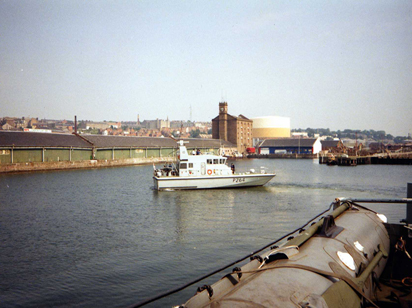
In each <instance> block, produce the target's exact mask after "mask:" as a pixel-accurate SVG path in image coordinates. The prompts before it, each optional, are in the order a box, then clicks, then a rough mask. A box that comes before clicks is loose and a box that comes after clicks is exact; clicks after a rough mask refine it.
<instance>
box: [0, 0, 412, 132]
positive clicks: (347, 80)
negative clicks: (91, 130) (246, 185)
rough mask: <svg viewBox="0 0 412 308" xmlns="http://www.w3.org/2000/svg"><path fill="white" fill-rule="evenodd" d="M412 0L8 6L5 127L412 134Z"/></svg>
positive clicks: (2, 75)
mask: <svg viewBox="0 0 412 308" xmlns="http://www.w3.org/2000/svg"><path fill="white" fill-rule="evenodd" d="M411 16H412V3H411V2H408V1H377V2H376V1H375V2H373V3H372V2H366V3H359V2H358V1H345V2H333V3H328V4H327V5H326V4H325V3H324V2H323V1H309V2H305V3H301V2H290V1H276V2H269V1H260V2H254V1H253V2H252V1H242V2H235V1H229V2H224V3H221V2H217V1H205V2H191V3H190V2H183V1H176V2H152V1H119V2H109V1H87V2H83V1H77V0H74V1H73V0H70V1H69V0H67V1H65V0H63V1H58V2H54V1H11V0H5V1H2V2H1V3H0V29H1V30H0V46H2V56H1V57H0V66H1V68H2V69H1V72H0V107H1V108H0V110H1V114H0V117H1V116H16V117H19V116H33V117H39V118H54V119H72V118H73V117H74V115H77V116H78V119H79V120H85V119H91V120H94V121H103V120H119V121H128V120H129V121H135V120H136V119H137V115H138V114H139V115H140V118H141V119H142V120H144V119H155V118H164V119H166V118H167V117H168V118H169V119H171V120H185V119H187V120H194V121H211V119H212V118H214V117H215V116H216V115H217V114H218V103H219V101H227V102H228V105H229V113H230V114H233V115H239V114H243V115H245V116H247V117H249V118H253V117H259V116H265V115H278V116H285V117H290V118H291V128H307V127H313V128H330V129H331V130H338V129H345V128H350V129H361V130H363V129H374V130H385V131H386V132H387V133H390V134H392V135H395V136H397V135H401V136H407V135H408V133H411V132H412V124H411V121H410V118H411V115H412V89H411V88H410V84H412V65H411V61H412V60H411V59H412V17H411Z"/></svg>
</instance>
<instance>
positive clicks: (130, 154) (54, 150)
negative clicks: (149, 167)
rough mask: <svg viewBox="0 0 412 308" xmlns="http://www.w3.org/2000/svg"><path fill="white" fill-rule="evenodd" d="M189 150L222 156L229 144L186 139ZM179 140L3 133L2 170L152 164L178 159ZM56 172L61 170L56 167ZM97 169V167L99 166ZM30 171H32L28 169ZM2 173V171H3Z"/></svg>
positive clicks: (0, 136) (0, 139)
mask: <svg viewBox="0 0 412 308" xmlns="http://www.w3.org/2000/svg"><path fill="white" fill-rule="evenodd" d="M185 141H187V142H188V143H187V144H186V147H187V149H188V150H189V151H192V150H197V149H199V150H200V151H201V152H212V153H216V154H217V153H219V152H220V149H221V148H222V147H225V148H227V149H229V148H233V147H234V145H233V144H231V143H230V142H227V141H223V140H214V139H185ZM176 153H177V141H176V140H173V139H171V138H154V137H129V136H127V137H126V136H102V135H75V134H52V133H34V132H16V131H7V132H6V131H0V167H1V166H5V165H12V164H24V165H27V166H29V165H28V164H29V163H30V164H33V163H56V162H60V163H61V162H70V163H74V162H90V161H93V163H98V162H99V161H103V162H108V161H109V162H110V161H115V160H116V161H120V162H121V163H122V164H125V165H127V164H138V163H149V162H151V161H154V160H156V161H161V160H169V161H170V160H172V159H173V158H175V157H176ZM55 166H56V168H57V169H59V168H60V167H59V166H58V164H57V165H55ZM96 166H97V165H96ZM25 170H29V169H27V168H26V169H25ZM0 171H1V170H0Z"/></svg>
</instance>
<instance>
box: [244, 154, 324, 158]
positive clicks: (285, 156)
mask: <svg viewBox="0 0 412 308" xmlns="http://www.w3.org/2000/svg"><path fill="white" fill-rule="evenodd" d="M247 158H285V159H317V158H318V155H317V154H250V155H248V156H247Z"/></svg>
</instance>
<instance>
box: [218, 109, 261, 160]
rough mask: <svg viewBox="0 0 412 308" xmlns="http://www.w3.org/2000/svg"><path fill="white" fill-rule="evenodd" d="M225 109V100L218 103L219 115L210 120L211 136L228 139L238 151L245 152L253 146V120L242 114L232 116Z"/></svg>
mask: <svg viewBox="0 0 412 308" xmlns="http://www.w3.org/2000/svg"><path fill="white" fill-rule="evenodd" d="M227 110H228V107H227V102H221V103H219V115H218V116H217V117H215V118H214V119H213V120H212V137H213V139H222V140H225V141H229V142H231V143H233V144H235V145H236V146H237V150H238V152H239V153H246V149H247V148H250V147H252V146H253V135H252V129H253V121H252V120H250V119H248V118H246V117H245V116H243V115H239V116H238V117H235V116H232V115H230V114H228V113H227Z"/></svg>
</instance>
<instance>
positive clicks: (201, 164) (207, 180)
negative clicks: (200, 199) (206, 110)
mask: <svg viewBox="0 0 412 308" xmlns="http://www.w3.org/2000/svg"><path fill="white" fill-rule="evenodd" d="M273 177H275V173H267V172H266V171H265V170H264V169H261V170H260V172H256V171H255V170H254V169H250V170H249V171H247V172H236V171H235V166H234V165H233V164H232V166H231V167H229V166H228V164H227V158H226V157H224V156H220V155H214V154H210V153H206V154H200V153H194V154H193V155H189V153H188V152H187V149H186V146H185V145H184V142H183V141H182V140H181V141H179V156H178V160H177V162H176V164H168V165H164V166H163V167H162V168H160V169H156V168H155V167H154V175H153V181H154V187H155V189H157V190H176V189H211V188H237V187H252V186H263V185H265V184H266V183H267V182H269V181H270V180H271V179H272V178H273Z"/></svg>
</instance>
